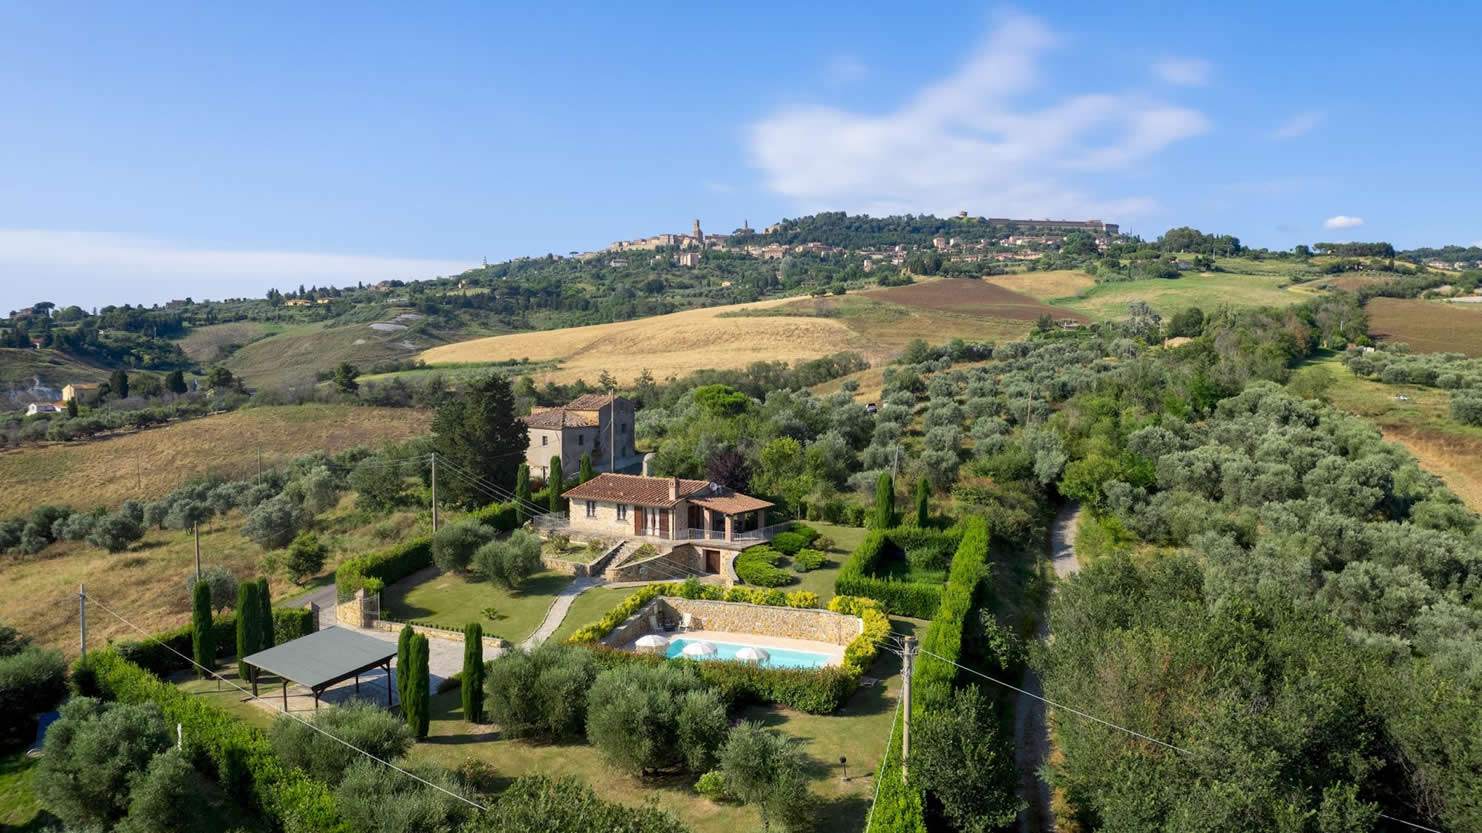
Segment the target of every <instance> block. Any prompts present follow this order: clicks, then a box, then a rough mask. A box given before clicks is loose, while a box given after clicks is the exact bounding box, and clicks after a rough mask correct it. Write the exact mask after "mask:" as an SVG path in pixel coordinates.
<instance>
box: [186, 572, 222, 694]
mask: <svg viewBox="0 0 1482 833" xmlns="http://www.w3.org/2000/svg"><path fill="white" fill-rule="evenodd" d="M191 594H192V595H191V603H192V605H193V610H192V613H191V623H192V624H193V625H194V626H195V629H194V630H193V631H192V632H191V636H190V646H191V650H192V652H193V653H194V654H195V658H196V665H197V666H204V667H205V668H215V667H216V631H214V630H212V629H211V585H210V583H208V582H204V581H198V582H196V586H195V589H194V590H192V591H191ZM196 674H197V675H198V676H201V677H204V676H206V672H205V671H204V670H202V668H200V667H197V668H196Z"/></svg>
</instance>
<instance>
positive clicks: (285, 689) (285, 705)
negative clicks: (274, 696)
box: [283, 677, 288, 714]
mask: <svg viewBox="0 0 1482 833" xmlns="http://www.w3.org/2000/svg"><path fill="white" fill-rule="evenodd" d="M283 713H284V714H288V678H287V677H284V678H283Z"/></svg>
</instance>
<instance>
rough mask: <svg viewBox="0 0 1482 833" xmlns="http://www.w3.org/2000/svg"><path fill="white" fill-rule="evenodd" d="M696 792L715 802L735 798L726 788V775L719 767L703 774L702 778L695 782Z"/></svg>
mask: <svg viewBox="0 0 1482 833" xmlns="http://www.w3.org/2000/svg"><path fill="white" fill-rule="evenodd" d="M695 792H697V793H699V794H700V795H703V796H705V797H706V798H708V799H710V800H711V801H715V802H720V801H729V800H730V799H732V798H735V796H733V795H731V794H730V792H729V791H727V790H726V776H725V775H724V774H723V773H721V771H720V770H718V769H712V770H710V771H709V772H707V773H705V774H704V775H701V776H700V780H698V781H696V782H695Z"/></svg>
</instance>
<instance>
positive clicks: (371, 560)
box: [334, 538, 432, 600]
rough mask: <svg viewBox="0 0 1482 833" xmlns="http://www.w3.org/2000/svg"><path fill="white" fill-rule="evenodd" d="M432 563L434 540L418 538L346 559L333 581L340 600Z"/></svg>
mask: <svg viewBox="0 0 1482 833" xmlns="http://www.w3.org/2000/svg"><path fill="white" fill-rule="evenodd" d="M431 564H432V541H431V539H429V538H415V539H413V540H411V541H407V542H406V543H403V544H398V545H396V546H394V547H391V548H389V549H384V550H381V551H380V552H373V553H367V554H366V555H362V556H357V557H355V558H351V559H348V560H346V561H345V562H344V563H342V564H341V565H340V566H339V569H337V570H335V574H334V583H335V587H336V589H337V590H338V591H339V596H340V599H341V600H344V599H348V598H350V597H351V596H353V595H355V591H357V590H360V589H362V588H365V589H366V590H367V591H369V590H378V589H380V588H381V587H384V586H385V585H387V584H391V583H392V582H395V581H399V580H401V579H404V578H406V577H407V576H409V575H411V574H412V573H415V572H416V571H418V570H420V569H422V568H423V567H428V566H431Z"/></svg>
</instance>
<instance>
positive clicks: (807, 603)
mask: <svg viewBox="0 0 1482 833" xmlns="http://www.w3.org/2000/svg"><path fill="white" fill-rule="evenodd" d="M787 606H788V607H805V608H807V607H818V606H819V598H818V594H817V593H814V592H813V591H812V590H797V591H794V592H792V593H788V594H787Z"/></svg>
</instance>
